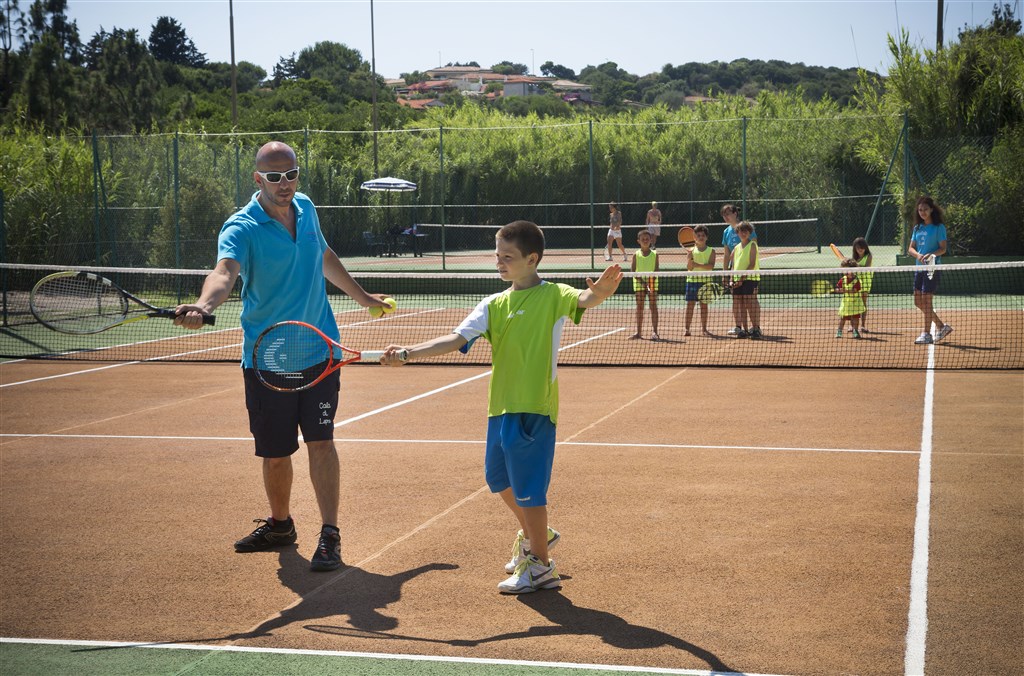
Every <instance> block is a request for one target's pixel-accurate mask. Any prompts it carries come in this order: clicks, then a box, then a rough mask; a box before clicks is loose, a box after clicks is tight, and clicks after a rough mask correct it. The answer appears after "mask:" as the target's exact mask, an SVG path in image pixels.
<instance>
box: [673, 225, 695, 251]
mask: <svg viewBox="0 0 1024 676" xmlns="http://www.w3.org/2000/svg"><path fill="white" fill-rule="evenodd" d="M677 237H678V238H679V246H681V247H690V246H693V245H694V244H696V243H697V236H696V235H695V234H693V228H691V227H690V226H688V225H684V226H683V227H681V228H679V234H678V235H677Z"/></svg>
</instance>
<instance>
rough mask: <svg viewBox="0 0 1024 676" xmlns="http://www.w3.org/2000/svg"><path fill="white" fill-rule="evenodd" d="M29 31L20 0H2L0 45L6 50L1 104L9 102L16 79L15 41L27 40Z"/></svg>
mask: <svg viewBox="0 0 1024 676" xmlns="http://www.w3.org/2000/svg"><path fill="white" fill-rule="evenodd" d="M27 31H28V23H27V21H26V20H25V13H24V12H22V11H21V8H20V7H18V0H2V2H0V46H2V48H3V52H4V65H3V75H2V76H0V77H2V79H0V85H3V86H2V87H0V89H2V90H3V91H2V93H0V105H3V104H5V103H7V98H8V97H9V96H10V92H11V83H12V82H13V80H14V72H13V71H14V66H13V63H12V61H13V57H12V55H11V50H12V49H13V48H14V44H15V42H16V41H17V42H21V43H23V42H25V34H26V32H27Z"/></svg>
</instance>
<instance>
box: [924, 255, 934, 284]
mask: <svg viewBox="0 0 1024 676" xmlns="http://www.w3.org/2000/svg"><path fill="white" fill-rule="evenodd" d="M924 265H925V272H926V273H927V274H928V279H935V254H925V255H924Z"/></svg>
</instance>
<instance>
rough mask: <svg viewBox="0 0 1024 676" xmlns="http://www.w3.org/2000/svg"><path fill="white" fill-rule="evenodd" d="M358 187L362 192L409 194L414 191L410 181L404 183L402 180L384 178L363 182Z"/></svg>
mask: <svg viewBox="0 0 1024 676" xmlns="http://www.w3.org/2000/svg"><path fill="white" fill-rule="evenodd" d="M359 187H360V188H362V189H363V190H372V191H374V192H411V191H413V190H415V189H416V184H415V183H413V182H412V181H406V180H405V179H404V178H392V177H391V176H385V177H384V178H375V179H373V180H372V181H364V182H363V184H362V185H360V186H359Z"/></svg>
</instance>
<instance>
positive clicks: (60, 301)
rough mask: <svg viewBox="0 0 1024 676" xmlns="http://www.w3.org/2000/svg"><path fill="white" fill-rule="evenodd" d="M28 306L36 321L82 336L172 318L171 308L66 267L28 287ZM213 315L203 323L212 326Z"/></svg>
mask: <svg viewBox="0 0 1024 676" xmlns="http://www.w3.org/2000/svg"><path fill="white" fill-rule="evenodd" d="M29 309H30V310H31V311H32V315H33V316H34V317H35V318H36V319H37V320H39V323H40V324H42V325H43V326H45V327H46V328H48V329H52V330H54V331H59V332H61V333H70V334H74V335H86V334H90V333H99V332H100V331H106V330H107V329H112V328H114V327H115V326H121V325H123V324H129V323H131V322H137V321H140V320H143V319H149V318H150V317H163V318H164V319H174V318H175V317H177V316H178V315H177V314H176V313H175V312H174V310H172V309H167V308H158V307H154V306H153V305H150V304H149V303H147V302H146V301H144V300H142V299H141V298H138V297H136V296H133V295H132V294H130V293H128V292H127V291H125V290H124V289H122V288H121V287H119V286H118V285H117V284H115V283H114V282H112V281H110V280H109V279H107V278H106V277H102V276H100V275H97V274H94V273H92V272H77V271H72V270H68V271H65V272H55V273H53V274H52V275H47V276H46V277H43V278H42V279H40V280H39V281H38V282H36V285H35V286H34V287H32V293H31V294H30V295H29ZM215 321H216V319H215V317H214V316H213V315H203V323H204V324H207V325H211V326H212V325H213V324H214V323H215Z"/></svg>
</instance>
